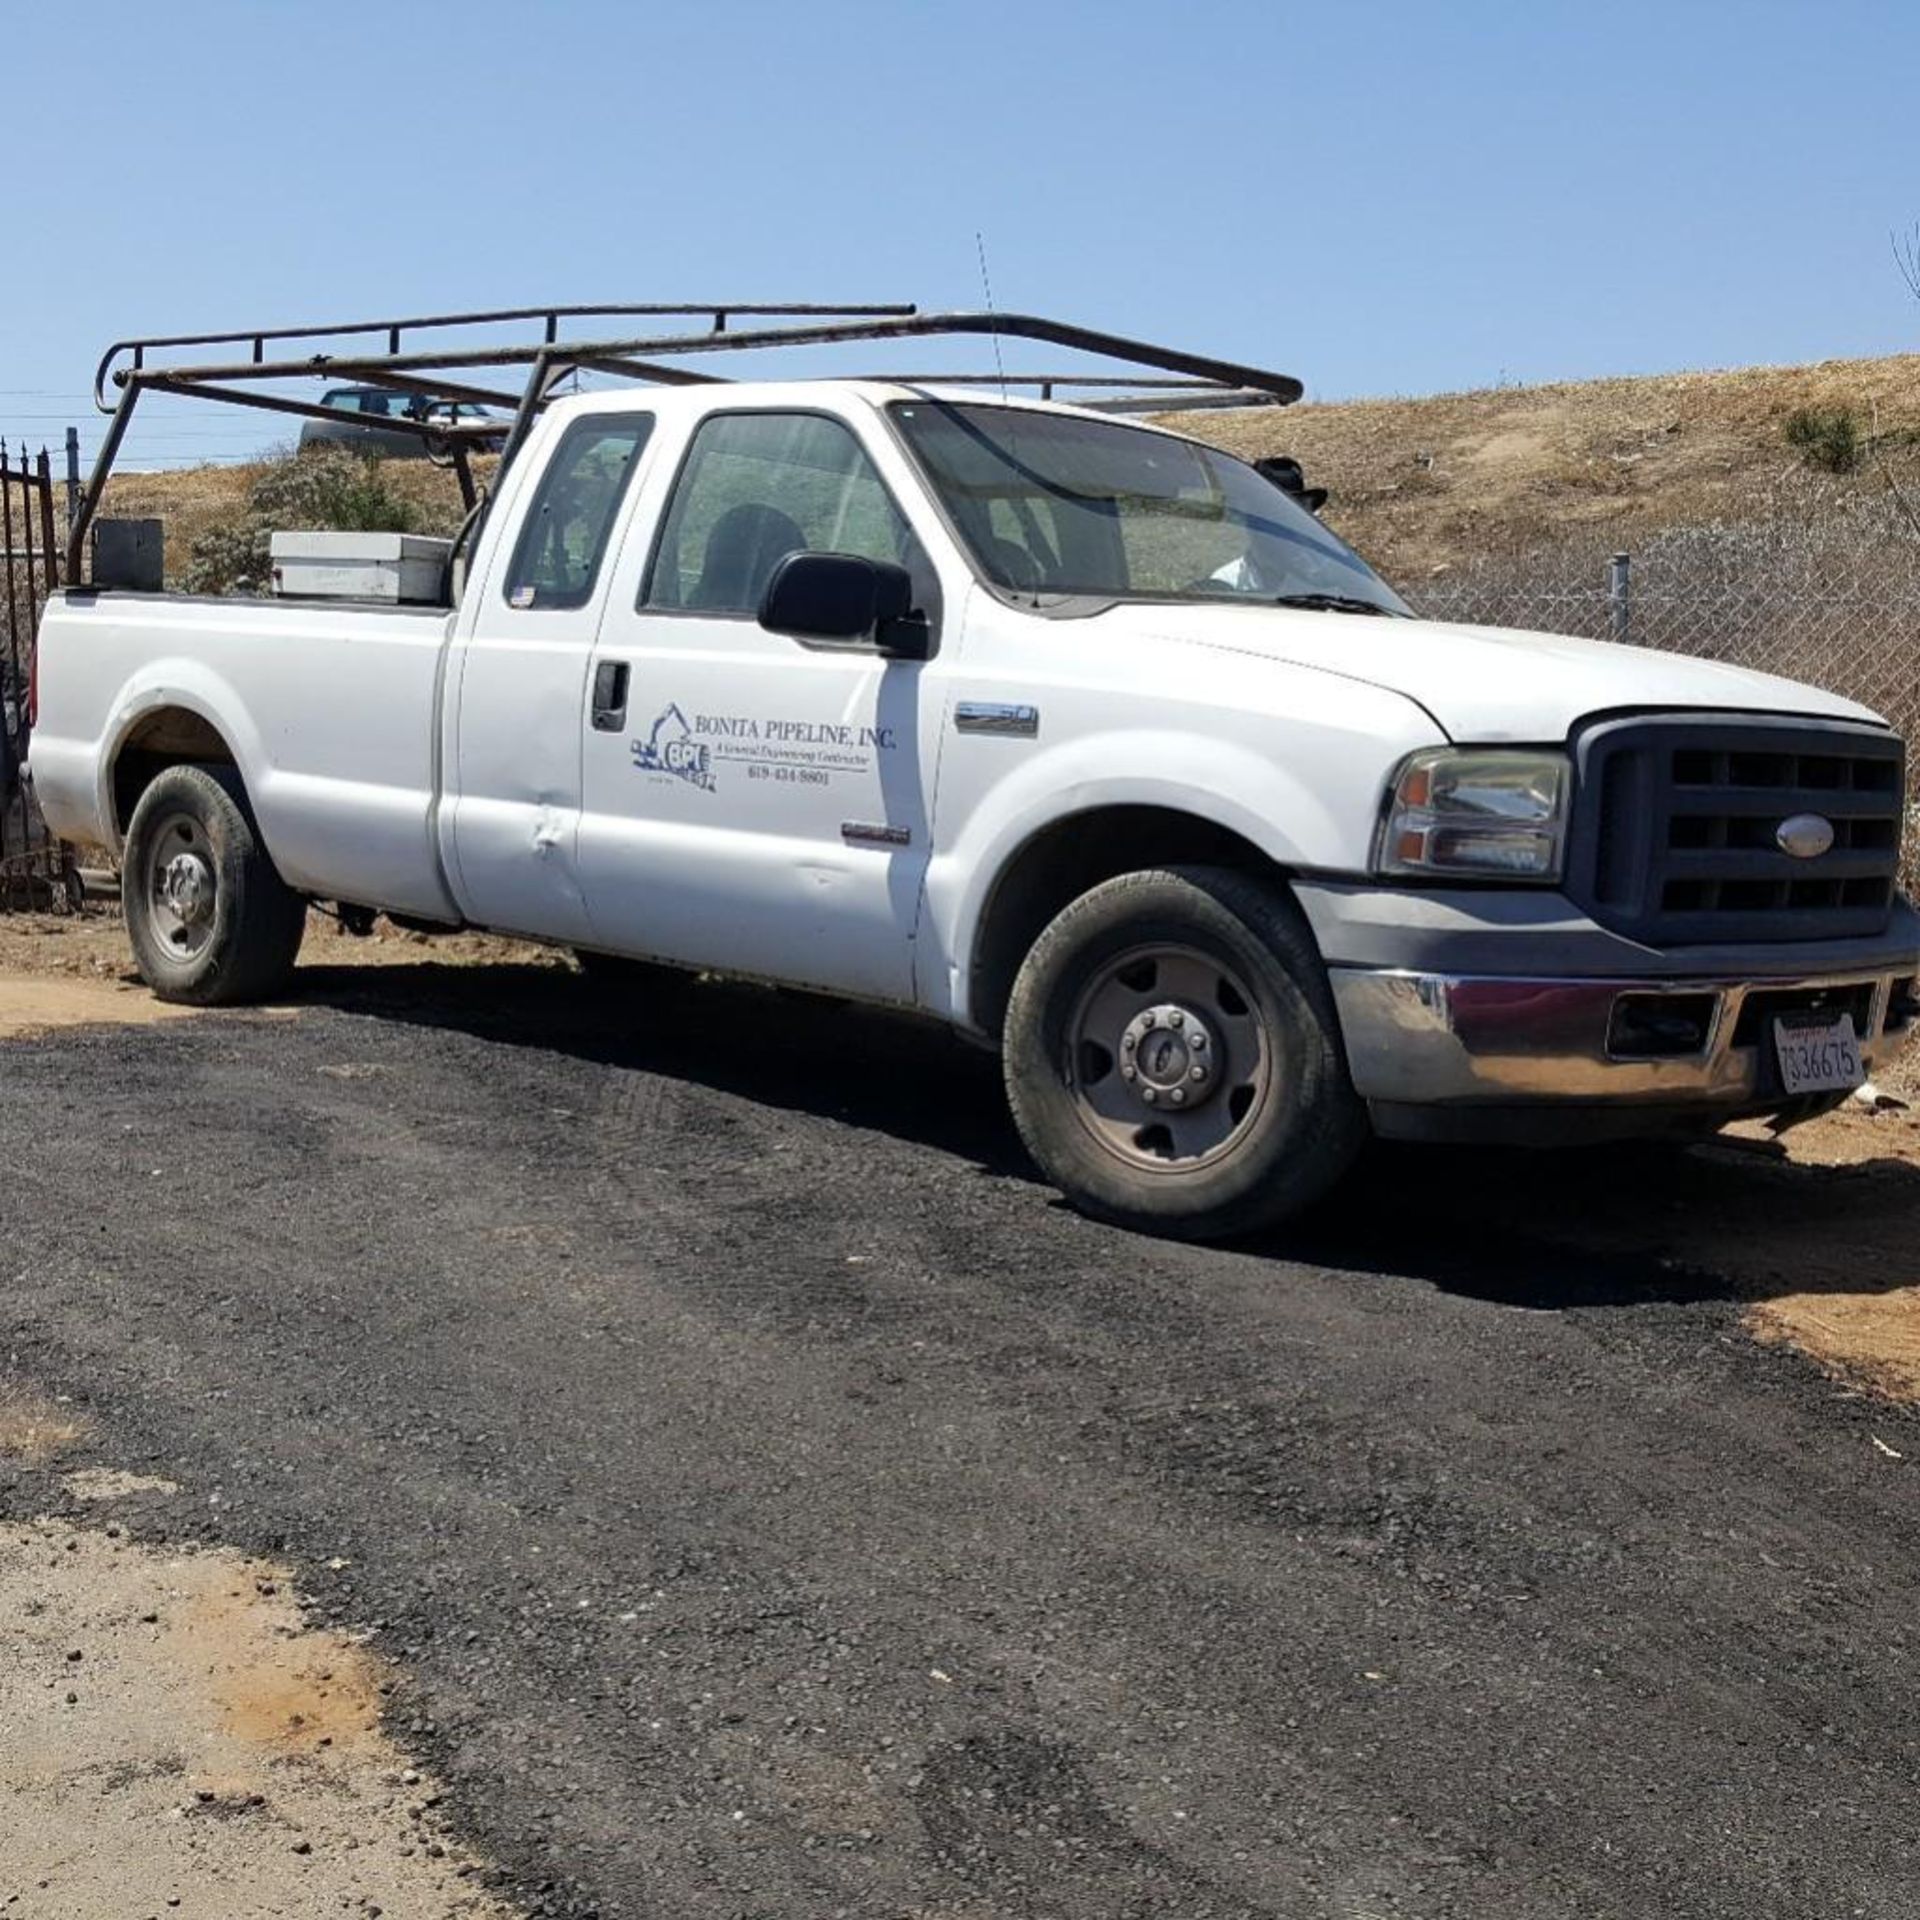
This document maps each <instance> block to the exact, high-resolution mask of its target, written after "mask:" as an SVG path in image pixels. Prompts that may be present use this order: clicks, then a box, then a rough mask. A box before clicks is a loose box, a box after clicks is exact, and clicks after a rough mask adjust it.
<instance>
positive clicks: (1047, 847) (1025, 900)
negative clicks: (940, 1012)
mask: <svg viewBox="0 0 1920 1920" xmlns="http://www.w3.org/2000/svg"><path fill="white" fill-rule="evenodd" d="M1169 866H1211V867H1227V868H1231V869H1233V870H1234V871H1236V872H1242V873H1247V874H1250V875H1253V876H1256V877H1258V878H1262V879H1267V880H1271V881H1273V882H1274V883H1275V884H1277V885H1280V886H1285V885H1286V883H1287V881H1288V879H1289V877H1290V876H1289V872H1288V870H1287V868H1286V867H1284V866H1283V865H1281V863H1280V862H1278V861H1277V860H1275V859H1274V858H1273V857H1272V855H1270V854H1269V853H1267V852H1266V851H1264V850H1263V849H1262V848H1261V847H1259V846H1258V845H1256V844H1255V843H1254V842H1253V841H1252V840H1250V839H1248V838H1247V836H1246V835H1245V834H1243V833H1241V832H1239V831H1237V830H1236V829H1235V828H1233V827H1230V826H1227V825H1226V824H1224V823H1223V822H1221V821H1219V820H1216V819H1212V818H1210V817H1209V816H1207V815H1206V814H1203V813H1199V812H1194V811H1191V810H1189V809H1187V808H1185V807H1182V806H1178V805H1169V804H1159V803H1154V802H1113V803H1106V804H1102V805H1098V806H1093V807H1087V808H1084V809H1082V810H1080V811H1077V812H1074V813H1068V814H1063V815H1060V816H1059V817H1058V818H1056V819H1053V820H1050V821H1048V822H1047V823H1046V824H1045V825H1043V826H1041V827H1039V828H1037V829H1036V830H1034V831H1033V832H1032V833H1030V834H1029V835H1028V836H1027V837H1026V839H1025V840H1023V841H1022V842H1021V843H1020V844H1019V845H1018V846H1017V847H1016V848H1015V849H1014V850H1013V852H1012V854H1011V855H1010V856H1009V857H1008V858H1007V859H1006V860H1005V861H1004V862H1003V863H1002V865H1001V867H1000V869H999V871H998V872H997V873H996V874H995V876H994V879H993V881H992V884H991V886H990V887H989V888H988V890H987V893H986V896H985V899H984V902H983V904H982V907H981V910H980V914H979V918H978V921H977V923H976V925H975V929H974V936H973V940H972V943H971V946H970V948H969V951H968V956H967V962H966V976H965V977H966V994H967V999H966V1012H967V1025H968V1026H970V1027H972V1028H975V1029H977V1030H978V1031H979V1032H982V1033H984V1034H987V1035H989V1036H990V1037H992V1038H995V1039H997V1038H998V1037H999V1035H1000V1030H1001V1026H1002V1024H1003V1022H1004V1020H1005V1017H1006V1011H1007V1002H1008V1000H1009V999H1010V997H1011V996H1012V992H1013V982H1014V976H1015V975H1016V974H1017V973H1018V972H1019V970H1020V963H1021V961H1022V960H1023V959H1025V957H1026V955H1027V953H1028V951H1029V949H1031V947H1032V945H1033V943H1034V941H1035V940H1036V939H1037V938H1038V937H1039V935H1040V933H1041V932H1042V930H1043V929H1044V928H1045V927H1046V926H1047V924H1048V923H1049V922H1050V921H1052V920H1053V919H1054V918H1055V917H1056V916H1057V915H1058V914H1059V913H1060V912H1061V911H1062V910H1063V909H1064V908H1065V907H1067V906H1068V905H1069V904H1071V903H1072V902H1073V901H1075V900H1077V899H1078V898H1079V897H1080V896H1081V895H1082V894H1083V893H1086V892H1088V891H1089V890H1090V889H1092V888H1094V887H1097V886H1099V885H1100V884H1101V882H1102V881H1105V880H1111V879H1114V878H1115V877H1116V876H1118V875H1119V874H1122V873H1136V872H1141V871H1144V870H1146V869H1148V868H1155V867H1169Z"/></svg>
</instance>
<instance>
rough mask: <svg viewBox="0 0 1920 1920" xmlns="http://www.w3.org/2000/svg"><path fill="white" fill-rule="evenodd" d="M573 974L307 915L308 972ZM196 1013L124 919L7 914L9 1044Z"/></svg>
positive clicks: (2, 921)
mask: <svg viewBox="0 0 1920 1920" xmlns="http://www.w3.org/2000/svg"><path fill="white" fill-rule="evenodd" d="M428 962H432V963H433V964H435V965H438V966H443V967H445V966H456V967H459V966H467V967H471V966H501V965H507V964H514V965H520V966H526V965H529V964H531V965H542V966H554V967H562V968H565V967H571V966H572V964H573V962H572V961H571V960H570V959H569V958H568V957H567V955H566V954H564V953H563V952H560V951H559V950H557V949H555V948H551V947H540V946H533V945H530V944H529V943H527V942H525V941H521V940H506V939H502V938H500V937H499V936H498V935H495V934H486V933H459V934H446V935H440V936H434V935H428V934H421V933H408V932H404V931H403V930H402V929H400V928H398V927H395V926H391V925H389V924H388V923H387V922H386V921H384V920H382V921H379V922H377V923H376V924H375V927H374V930H373V932H372V933H371V934H370V935H368V936H367V937H366V938H364V939H359V938H355V937H354V936H353V935H350V934H347V933H343V932H342V931H341V929H340V924H339V922H338V921H336V920H334V919H332V918H331V917H330V916H328V915H326V914H321V913H313V914H309V915H308V916H307V932H306V938H305V939H304V941H303V942H302V944H301V949H300V965H301V967H302V968H315V967H327V968H338V967H404V966H420V965H423V964H426V963H428ZM194 1011H195V1010H194V1009H193V1008H191V1007H180V1006H173V1005H169V1004H168V1003H167V1002H166V1001H163V1000H156V999H155V998H154V996H153V995H152V994H151V993H149V992H148V991H147V988H146V986H145V984H144V983H143V982H142V981H141V979H140V977H139V975H138V974H137V973H136V972H135V971H134V967H133V956H132V954H131V953H130V952H129V951H128V948H127V930H126V927H125V925H124V924H123V923H122V922H121V920H120V918H119V916H118V914H117V913H97V912H96V913H85V914H50V913H49V914H41V913H17V914H6V913H0V1040H10V1039H17V1038H20V1037H22V1036H24V1035H29V1034H36V1033H47V1032H51V1031H54V1030H56V1029H59V1028H65V1027H89V1026H146V1025H149V1024H151V1023H152V1022H155V1021H160V1020H177V1019H181V1018H183V1017H187V1016H190V1015H191V1014H192V1013H193V1012H194Z"/></svg>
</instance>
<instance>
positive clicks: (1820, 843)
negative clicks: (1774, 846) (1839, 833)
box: [1773, 813, 1833, 860]
mask: <svg viewBox="0 0 1920 1920" xmlns="http://www.w3.org/2000/svg"><path fill="white" fill-rule="evenodd" d="M1773 837H1774V839H1775V840H1776V841H1777V842H1778V843H1779V847H1780V851H1781V852H1782V853H1790V854H1792V855H1793V857H1794V858H1795V859H1796V860H1818V859H1819V858H1820V856H1821V855H1822V854H1823V853H1825V852H1827V851H1828V850H1829V849H1830V848H1831V847H1832V845H1833V822H1832V821H1831V820H1829V819H1827V818H1826V817H1825V816H1824V815H1823V814H1818V813H1796V814H1795V815H1794V816H1793V817H1792V818H1791V819H1790V820H1782V821H1781V822H1780V824H1779V825H1778V826H1777V827H1776V828H1774V830H1773Z"/></svg>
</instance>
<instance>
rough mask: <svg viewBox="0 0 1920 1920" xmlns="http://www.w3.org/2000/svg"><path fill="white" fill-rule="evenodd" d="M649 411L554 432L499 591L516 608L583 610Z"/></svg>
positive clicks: (593, 418)
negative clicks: (558, 433) (556, 437)
mask: <svg viewBox="0 0 1920 1920" xmlns="http://www.w3.org/2000/svg"><path fill="white" fill-rule="evenodd" d="M652 432H653V415H652V414H650V413H607V414H592V415H589V416H588V417H587V418H586V419H584V420H576V421H575V422H574V423H573V425H572V426H570V427H568V428H567V430H566V431H565V432H564V433H563V434H562V435H561V436H560V438H559V440H558V442H557V443H556V444H555V446H554V449H553V452H552V454H551V455H550V456H549V457H548V460H547V464H546V468H545V470H544V471H543V472H542V473H541V475H540V479H539V482H538V484H537V485H536V486H535V488H534V493H533V498H532V499H531V500H530V501H529V502H528V503H527V512H526V518H525V519H524V520H523V521H522V522H521V524H520V533H519V537H518V539H516V540H515V542H514V547H513V559H512V561H511V562H510V563H509V565H508V567H507V577H506V584H505V587H504V588H503V594H504V597H505V599H506V602H507V605H508V606H510V607H514V608H517V609H520V610H521V611H531V610H539V611H548V610H552V609H555V608H568V607H584V606H585V605H586V604H587V602H588V601H589V600H590V599H592V598H593V589H594V585H595V583H596V582H597V581H598V579H599V577H600V566H601V562H602V561H603V560H604V559H605V558H606V553H607V543H608V541H609V540H610V539H611V538H612V536H613V529H614V525H615V523H616V522H617V521H618V519H619V518H620V506H621V503H622V501H624V500H625V499H626V496H627V488H628V486H629V484H630V483H631V481H632V479H633V474H634V470H635V468H636V467H638V465H639V464H640V454H641V452H642V450H643V449H644V448H645V446H646V444H647V441H648V439H649V437H650V436H651V435H652Z"/></svg>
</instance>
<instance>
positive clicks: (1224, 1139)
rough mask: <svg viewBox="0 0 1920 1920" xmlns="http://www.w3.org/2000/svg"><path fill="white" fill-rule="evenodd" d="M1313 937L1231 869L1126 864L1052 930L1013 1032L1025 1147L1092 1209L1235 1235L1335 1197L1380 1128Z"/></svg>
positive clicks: (1166, 1227) (1016, 1000)
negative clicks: (1369, 1122) (1351, 1071)
mask: <svg viewBox="0 0 1920 1920" xmlns="http://www.w3.org/2000/svg"><path fill="white" fill-rule="evenodd" d="M1338 1035H1339V1027H1338V1021H1337V1018H1336V1016H1335V1013H1334V1008H1333V996H1332V993H1331V991H1330V990H1329V988H1328V985H1327V978H1326V970H1325V968H1324V967H1323V966H1322V965H1321V962H1320V956H1319V953H1318V952H1317V951H1316V949H1315V947H1314V943H1313V938H1312V935H1311V934H1310V933H1309V932H1308V930H1307V927H1306V924H1305V922H1304V921H1303V920H1302V918H1301V916H1300V913H1299V910H1298V909H1297V908H1296V907H1295V906H1294V904H1293V903H1292V901H1291V900H1289V899H1288V898H1287V897H1286V895H1285V894H1284V893H1282V892H1281V891H1280V890H1279V888H1277V887H1275V886H1272V885H1269V884H1265V883H1263V882H1261V881H1258V880H1254V879H1250V878H1248V877H1247V876H1246V875H1244V874H1240V873H1236V872H1233V871H1231V870H1229V869H1225V868H1216V867H1175V868H1170V869H1167V870H1165V871H1159V872H1148V873H1129V874H1122V875H1121V876H1120V877H1119V878H1118V879H1114V880H1109V881H1106V882H1105V883H1104V884H1102V885H1100V886H1098V887H1095V888H1094V889H1093V890H1092V891H1091V892H1089V893H1086V894H1083V895H1082V896H1081V897H1080V898H1079V899H1078V900H1076V901H1074V902H1073V904H1072V905H1071V906H1069V907H1068V908H1067V909H1066V910H1065V912H1063V913H1062V914H1061V915H1060V916H1059V918H1058V919H1056V920H1055V921H1054V922H1053V923H1052V924H1051V925H1050V926H1049V927H1048V928H1047V929H1046V930H1045V932H1043V933H1042V934H1041V935H1040V937H1039V939H1038V940H1037V941H1035V943H1034V945H1033V949H1032V951H1031V952H1030V953H1029V954H1028V955H1027V958H1026V961H1025V963H1024V964H1023V965H1022V966H1021V969H1020V973H1019V976H1018V978H1017V979H1016V980H1015V982H1014V988H1013V995H1012V999H1011V1000H1010V1002H1009V1004H1008V1008H1007V1019H1006V1030H1005V1034H1004V1036H1003V1058H1004V1062H1005V1071H1006V1081H1007V1095H1008V1099H1009V1101H1010V1102H1011V1104H1012V1107H1013V1114H1014V1119H1015V1121H1016V1122H1017V1123H1018V1125H1019V1128H1020V1132H1021V1136H1022V1137H1023V1138H1024V1139H1025V1141H1026V1143H1027V1147H1028V1150H1029V1151H1030V1152H1031V1153H1032V1155H1033V1157H1034V1158H1035V1160H1037V1161H1038V1162H1039V1163H1040V1166H1041V1167H1042V1169H1043V1170H1044V1171H1045V1172H1046V1174H1047V1175H1048V1177H1049V1178H1050V1179H1051V1180H1053V1182H1054V1183H1055V1184H1056V1185H1057V1186H1058V1187H1059V1188H1060V1189H1061V1191H1062V1192H1063V1193H1064V1194H1065V1195H1066V1196H1067V1198H1068V1199H1069V1200H1070V1201H1071V1202H1072V1203H1073V1204H1074V1205H1075V1206H1076V1207H1078V1208H1079V1209H1080V1210H1081V1211H1082V1212H1085V1213H1089V1214H1091V1215H1093V1216H1094V1217H1095V1218H1096V1219H1101V1220H1108V1221H1111V1222H1113V1223H1114V1224H1115V1225H1118V1226H1123V1227H1129V1228H1132V1229H1135V1230H1137V1231H1142V1232H1148V1233H1158V1234H1165V1235H1170V1236H1173V1237H1175V1238H1179V1239H1188V1240H1218V1239H1225V1238H1228V1237H1231V1236H1233V1235H1237V1234H1244V1233H1250V1232H1253V1231H1255V1230H1257V1229H1259V1228H1262V1227H1268V1226H1272V1225H1274V1224H1276V1223H1277V1222H1279V1221H1281V1220H1284V1219H1286V1218H1288V1217H1289V1216H1290V1215H1292V1214H1295V1213H1298V1212H1299V1211H1300V1210H1301V1209H1302V1208H1304V1207H1306V1206H1308V1205H1309V1204H1311V1202H1313V1201H1314V1200H1316V1199H1318V1198H1319V1197H1320V1196H1321V1195H1322V1194H1323V1193H1325V1192H1326V1191H1327V1189H1328V1188H1329V1187H1331V1186H1332V1185H1333V1184H1334V1182H1335V1181H1337V1180H1338V1179H1339V1178H1340V1176H1341V1174H1342V1173H1344V1172H1345V1171H1346V1169H1347V1167H1348V1166H1349V1165H1350V1164H1351V1162H1352V1160H1353V1158H1354V1156H1355V1154H1356V1153H1357V1152H1358V1151H1359V1149H1360V1146H1361V1144H1362V1143H1363V1142H1364V1140H1365V1138H1366V1133H1367V1126H1366V1117H1365V1110H1364V1108H1363V1107H1362V1105H1361V1103H1360V1101H1359V1099H1358V1097H1357V1096H1356V1095H1355V1093H1354V1091H1353V1087H1352V1083H1351V1082H1350V1080H1349V1079H1348V1076H1347V1070H1346V1063H1345V1060H1344V1058H1343V1056H1342V1053H1341V1050H1340V1043H1339V1037H1338Z"/></svg>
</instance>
